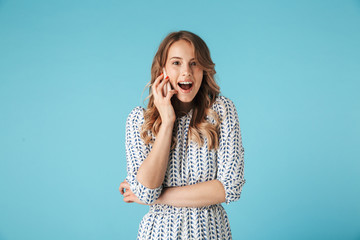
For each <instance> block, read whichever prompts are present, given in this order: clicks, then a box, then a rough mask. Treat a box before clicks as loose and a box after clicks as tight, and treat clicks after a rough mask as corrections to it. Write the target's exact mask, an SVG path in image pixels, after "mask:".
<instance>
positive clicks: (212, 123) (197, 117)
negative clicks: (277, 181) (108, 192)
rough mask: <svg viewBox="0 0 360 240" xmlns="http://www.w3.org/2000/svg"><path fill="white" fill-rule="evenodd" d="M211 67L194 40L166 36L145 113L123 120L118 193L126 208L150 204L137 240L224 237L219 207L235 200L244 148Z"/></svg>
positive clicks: (227, 233) (205, 52)
mask: <svg viewBox="0 0 360 240" xmlns="http://www.w3.org/2000/svg"><path fill="white" fill-rule="evenodd" d="M214 66H215V64H214V63H213V62H212V60H211V57H210V52H209V49H208V47H207V46H206V44H205V42H204V41H203V40H202V39H201V38H200V37H198V36H197V35H195V34H193V33H191V32H188V31H179V32H173V33H170V34H169V35H168V36H167V37H166V38H165V39H164V40H163V41H162V43H161V44H160V46H159V49H158V51H157V53H156V55H155V57H154V60H153V63H152V67H151V84H150V91H149V102H148V106H147V108H146V109H143V108H142V107H136V108H134V109H133V110H132V111H131V113H130V114H129V116H128V119H127V123H126V158H127V164H128V165H127V171H128V176H127V178H126V180H125V181H124V182H122V183H121V184H120V192H121V193H122V194H123V196H124V201H125V202H127V203H132V202H136V203H139V204H147V205H150V210H149V212H148V213H147V214H146V215H145V216H144V218H143V219H142V221H141V223H140V228H139V232H138V239H231V230H230V225H229V222H228V217H227V214H226V212H225V210H224V208H223V207H222V205H221V203H223V202H225V203H227V204H228V203H229V202H232V201H235V200H238V199H239V198H240V193H241V190H242V186H243V184H244V183H245V180H244V177H243V170H244V161H243V159H244V149H243V147H242V142H241V134H240V127H239V121H238V116H237V112H236V109H235V106H234V104H233V103H232V101H230V100H229V99H227V98H225V97H223V96H219V93H220V88H219V86H218V85H217V84H216V82H215V80H214V75H215V73H216V72H215V69H214Z"/></svg>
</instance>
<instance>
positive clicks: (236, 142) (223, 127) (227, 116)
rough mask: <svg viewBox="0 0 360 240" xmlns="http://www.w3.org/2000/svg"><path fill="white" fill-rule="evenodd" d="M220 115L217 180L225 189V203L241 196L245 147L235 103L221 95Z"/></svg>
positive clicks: (243, 182) (243, 180)
mask: <svg viewBox="0 0 360 240" xmlns="http://www.w3.org/2000/svg"><path fill="white" fill-rule="evenodd" d="M218 114H219V115H220V120H221V123H220V140H219V149H218V154H217V164H218V169H217V180H219V181H220V182H221V183H222V184H223V186H224V189H225V199H226V201H225V203H226V204H229V203H230V202H233V201H236V200H238V199H239V198H240V194H241V191H242V187H243V185H244V184H245V179H244V148H243V146H242V139H241V133H240V124H239V118H238V115H237V111H236V108H235V105H234V103H233V102H232V101H231V100H229V99H227V98H225V97H221V104H220V106H219V108H218Z"/></svg>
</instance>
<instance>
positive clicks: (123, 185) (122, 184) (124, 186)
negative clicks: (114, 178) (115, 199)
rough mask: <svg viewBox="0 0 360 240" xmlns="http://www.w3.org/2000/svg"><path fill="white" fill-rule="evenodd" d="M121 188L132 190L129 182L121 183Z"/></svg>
mask: <svg viewBox="0 0 360 240" xmlns="http://www.w3.org/2000/svg"><path fill="white" fill-rule="evenodd" d="M120 187H121V188H130V184H129V183H128V182H125V181H124V182H122V183H120Z"/></svg>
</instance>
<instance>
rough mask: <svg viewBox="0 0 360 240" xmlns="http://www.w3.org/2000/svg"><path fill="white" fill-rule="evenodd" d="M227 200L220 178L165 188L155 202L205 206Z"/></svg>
mask: <svg viewBox="0 0 360 240" xmlns="http://www.w3.org/2000/svg"><path fill="white" fill-rule="evenodd" d="M223 202H225V190H224V187H223V185H222V183H221V182H220V181H218V180H211V181H206V182H202V183H197V184H193V185H188V186H183V187H171V188H164V189H163V191H162V193H161V195H160V197H159V198H158V199H157V200H156V201H155V204H167V205H171V206H175V207H204V206H209V205H213V204H218V203H223Z"/></svg>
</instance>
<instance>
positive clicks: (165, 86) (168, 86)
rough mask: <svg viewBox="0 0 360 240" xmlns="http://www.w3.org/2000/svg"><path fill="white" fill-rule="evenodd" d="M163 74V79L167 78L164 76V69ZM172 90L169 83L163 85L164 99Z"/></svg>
mask: <svg viewBox="0 0 360 240" xmlns="http://www.w3.org/2000/svg"><path fill="white" fill-rule="evenodd" d="M163 73H164V79H165V78H166V77H167V74H166V71H165V68H163ZM171 89H172V87H171V84H170V81H169V82H167V83H166V84H165V85H164V88H163V95H164V97H166V95H167V93H168V92H169V91H170V90H171Z"/></svg>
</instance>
